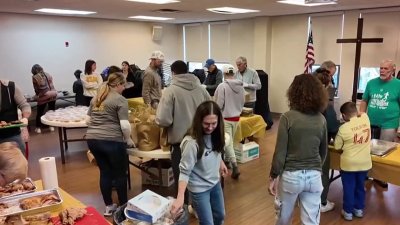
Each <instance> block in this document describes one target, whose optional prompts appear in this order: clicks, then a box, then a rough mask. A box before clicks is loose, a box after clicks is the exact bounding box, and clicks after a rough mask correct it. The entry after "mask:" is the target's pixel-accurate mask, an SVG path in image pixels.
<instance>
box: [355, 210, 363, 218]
mask: <svg viewBox="0 0 400 225" xmlns="http://www.w3.org/2000/svg"><path fill="white" fill-rule="evenodd" d="M353 215H354V216H355V217H357V218H363V217H364V211H363V210H362V209H353Z"/></svg>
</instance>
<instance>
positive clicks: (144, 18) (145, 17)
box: [129, 16, 174, 21]
mask: <svg viewBox="0 0 400 225" xmlns="http://www.w3.org/2000/svg"><path fill="white" fill-rule="evenodd" d="M129 18H131V19H138V20H160V21H163V20H173V19H174V18H168V17H156V16H130V17H129Z"/></svg>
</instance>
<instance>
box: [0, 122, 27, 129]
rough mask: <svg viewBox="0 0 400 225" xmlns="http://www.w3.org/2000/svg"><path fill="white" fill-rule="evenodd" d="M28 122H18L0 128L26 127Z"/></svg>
mask: <svg viewBox="0 0 400 225" xmlns="http://www.w3.org/2000/svg"><path fill="white" fill-rule="evenodd" d="M26 126H27V125H26V124H23V123H17V124H11V125H8V126H4V127H0V129H8V128H14V127H26Z"/></svg>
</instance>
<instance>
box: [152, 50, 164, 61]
mask: <svg viewBox="0 0 400 225" xmlns="http://www.w3.org/2000/svg"><path fill="white" fill-rule="evenodd" d="M150 59H159V60H161V61H164V53H162V52H161V51H154V52H153V53H151V56H150Z"/></svg>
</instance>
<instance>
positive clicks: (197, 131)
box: [188, 101, 225, 159]
mask: <svg viewBox="0 0 400 225" xmlns="http://www.w3.org/2000/svg"><path fill="white" fill-rule="evenodd" d="M208 115H216V116H217V117H218V123H217V127H216V128H215V130H214V131H213V132H212V133H211V144H212V147H211V148H212V151H216V152H219V153H222V152H223V151H224V146H225V132H224V118H223V117H222V113H221V109H220V108H219V106H218V105H217V103H215V102H214V101H205V102H203V103H201V104H200V105H199V106H198V107H197V110H196V113H195V114H194V118H193V123H192V127H191V128H190V129H189V132H188V133H189V135H190V136H191V137H192V138H194V139H195V140H196V142H197V145H198V146H199V149H198V152H197V159H200V158H201V157H202V156H203V153H204V148H205V143H204V131H203V119H204V118H205V117H206V116H208Z"/></svg>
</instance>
